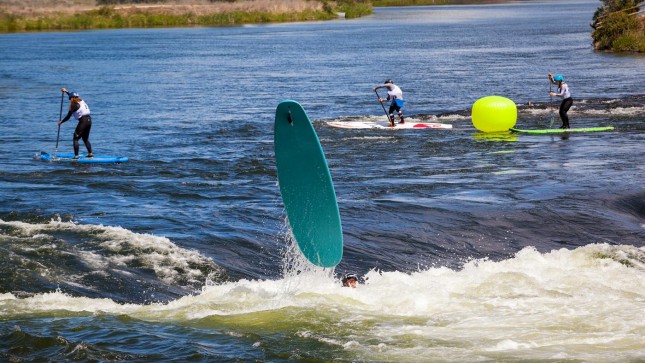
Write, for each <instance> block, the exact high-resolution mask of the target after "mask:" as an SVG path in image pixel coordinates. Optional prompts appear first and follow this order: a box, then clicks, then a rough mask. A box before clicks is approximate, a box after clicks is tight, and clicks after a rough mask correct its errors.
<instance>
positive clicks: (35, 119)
mask: <svg viewBox="0 0 645 363" xmlns="http://www.w3.org/2000/svg"><path fill="white" fill-rule="evenodd" d="M599 5H600V3H595V2H589V1H567V2H525V3H518V4H504V5H482V6H447V7H415V8H388V9H376V10H375V14H374V15H373V16H370V17H366V18H363V19H357V20H351V21H332V22H320V23H300V24H280V25H265V26H248V27H239V28H194V29H127V30H108V31H89V32H72V33H34V34H9V35H0V48H1V49H2V52H0V101H2V103H3V106H2V107H0V135H2V142H1V143H0V360H12V359H13V360H17V359H26V360H33V361H43V360H100V361H116V360H123V361H150V362H158V361H168V360H177V361H209V362H212V361H217V362H226V361H298V360H310V361H330V360H334V359H335V360H339V361H379V362H380V361H387V362H406V361H415V362H425V361H427V362H436V361H482V360H483V361H517V360H532V361H542V360H543V361H603V362H604V361H638V360H644V359H645V353H644V352H645V342H643V339H642V337H643V336H644V335H645V317H644V316H643V314H642V313H640V312H642V311H645V293H644V291H645V247H644V246H645V243H644V241H645V191H644V190H643V182H642V181H643V176H644V175H645V166H644V163H643V150H644V149H643V145H645V143H644V142H645V136H644V135H645V122H644V121H645V107H644V104H645V96H644V95H643V94H644V93H645V92H643V80H644V79H645V58H644V57H643V56H639V55H617V54H609V53H597V52H594V51H593V50H592V48H591V45H590V43H591V38H590V31H591V28H590V27H589V25H588V23H589V22H590V20H591V17H592V15H593V12H594V11H595V9H596V8H597V7H598V6H599ZM548 72H556V73H563V74H564V75H565V77H566V78H567V80H568V82H569V85H570V86H571V89H572V92H573V95H574V98H575V103H574V107H573V108H572V110H571V111H570V117H571V124H572V126H573V127H591V126H604V125H611V126H614V127H615V128H616V130H615V131H612V132H603V133H587V134H571V135H560V136H530V135H516V134H508V133H502V134H494V135H490V134H483V133H480V132H477V131H476V130H475V129H474V128H473V127H472V123H471V120H470V107H471V106H472V103H473V102H474V101H475V100H477V99H478V98H480V97H483V96H487V95H491V94H498V95H503V96H505V97H508V98H510V99H512V100H514V101H515V102H516V103H517V104H518V105H519V116H518V126H521V127H523V128H544V127H547V125H548V121H549V116H550V114H551V112H552V107H557V100H554V102H553V104H551V100H550V99H549V97H548V95H547V92H548V90H549V83H548V79H547V77H546V74H547V73H548ZM386 78H392V79H394V80H395V82H396V83H398V84H399V85H401V87H402V88H403V90H404V93H405V96H406V101H407V102H406V107H405V112H406V114H407V115H408V116H409V117H410V120H422V121H440V122H444V123H451V124H452V125H453V126H454V128H453V129H452V130H424V131H418V130H417V131H415V130H410V131H404V130H343V129H334V128H331V127H329V126H327V125H326V123H325V122H326V121H332V120H343V121H351V120H383V119H384V115H383V114H382V111H383V110H382V109H381V108H380V106H379V104H378V102H377V101H376V96H375V95H374V93H373V91H372V87H374V86H375V85H376V84H379V83H381V82H382V81H383V80H385V79H386ZM60 87H67V88H68V89H71V90H74V91H77V92H79V93H80V94H81V96H82V97H83V98H84V99H85V100H86V101H87V102H88V104H89V105H90V107H91V109H92V112H93V120H94V126H93V129H92V133H91V140H92V142H93V146H94V149H95V153H97V154H118V155H124V156H128V157H129V158H130V162H129V163H127V164H121V165H102V166H87V165H84V166H75V165H69V164H67V165H66V164H56V163H43V162H39V161H36V160H34V155H37V154H38V153H39V152H40V151H41V150H43V151H47V152H53V151H54V149H55V144H56V136H57V127H56V123H55V121H56V120H57V119H58V116H59V112H60V110H59V107H60V92H59V89H60ZM283 99H295V100H297V101H299V102H300V103H301V104H302V105H303V106H304V107H305V109H306V110H307V112H308V113H309V116H310V117H311V118H312V120H313V122H314V125H315V127H316V130H317V132H318V135H319V136H320V138H321V143H322V146H323V148H324V150H325V154H326V156H327V160H328V162H329V166H330V170H331V173H332V177H333V179H334V184H335V189H336V193H337V196H338V204H339V208H340V212H341V219H342V222H343V231H344V240H345V249H344V256H343V260H342V262H341V263H340V265H339V266H338V267H336V269H335V270H323V269H319V268H314V267H312V266H311V265H309V264H308V262H306V261H303V260H302V259H301V257H300V255H299V251H298V250H297V247H295V245H294V244H293V242H292V241H291V239H290V238H289V234H288V230H287V228H286V226H285V216H284V211H283V208H282V204H281V199H280V194H279V189H278V186H277V178H276V172H275V161H274V157H273V117H274V112H275V107H276V106H277V104H278V103H279V102H280V101H281V100H283ZM529 101H530V102H531V103H532V104H533V105H534V106H533V107H528V106H526V105H527V103H528V102H529ZM65 102H66V101H65ZM556 123H559V120H558V117H557V112H556ZM73 126H74V122H73V121H71V122H69V123H66V124H64V125H63V127H62V129H61V135H60V144H59V150H63V151H65V152H70V151H71V134H72V132H73ZM556 126H557V124H556ZM81 151H82V152H83V151H84V150H83V147H82V146H81ZM346 271H351V272H356V273H358V274H360V275H361V283H360V285H359V287H358V288H356V289H347V288H342V287H341V286H340V283H339V281H338V277H339V276H340V275H341V274H342V273H344V272H346Z"/></svg>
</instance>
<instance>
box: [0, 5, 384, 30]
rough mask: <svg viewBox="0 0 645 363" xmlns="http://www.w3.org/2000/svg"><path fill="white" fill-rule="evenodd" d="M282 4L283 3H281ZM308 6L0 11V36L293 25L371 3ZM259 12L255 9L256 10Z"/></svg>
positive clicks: (355, 11) (363, 9)
mask: <svg viewBox="0 0 645 363" xmlns="http://www.w3.org/2000/svg"><path fill="white" fill-rule="evenodd" d="M283 4H284V3H283ZM310 4H311V5H307V6H299V7H297V6H294V7H295V9H294V8H285V7H284V6H273V7H271V6H269V7H268V9H267V7H259V9H254V6H246V7H244V6H241V5H243V2H240V3H237V5H240V6H238V8H239V9H235V8H224V9H221V8H214V7H211V8H208V7H186V6H179V5H178V6H172V5H159V6H123V7H113V6H103V7H100V8H96V9H92V10H86V11H79V12H76V13H69V12H54V13H52V12H43V13H42V14H40V15H35V16H34V15H32V16H21V15H16V14H12V13H9V12H7V11H0V32H1V33H14V32H31V31H59V30H84V29H109V28H153V27H190V26H238V25H243V24H263V23H284V22H296V21H316V20H330V19H335V18H337V17H338V14H337V13H340V12H342V13H345V16H346V17H347V18H354V17H360V16H364V15H368V14H371V12H372V7H371V4H370V3H368V2H367V3H364V2H356V1H342V2H338V3H333V5H331V4H330V3H327V2H324V3H318V2H310ZM255 8H258V6H255Z"/></svg>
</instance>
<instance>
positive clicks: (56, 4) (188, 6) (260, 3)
mask: <svg viewBox="0 0 645 363" xmlns="http://www.w3.org/2000/svg"><path fill="white" fill-rule="evenodd" d="M98 8H99V6H97V5H96V1H95V0H57V1H53V0H1V2H0V12H5V13H8V14H11V15H16V16H19V17H24V18H38V17H42V16H47V15H52V14H61V13H67V14H74V13H79V12H85V11H88V10H94V9H98ZM113 8H114V9H115V10H116V11H118V12H119V13H122V14H128V13H131V12H141V11H145V12H146V13H159V14H167V15H179V14H186V13H192V14H195V15H208V14H219V13H227V12H235V11H240V12H268V13H288V12H302V11H307V10H321V9H322V4H321V3H319V2H317V1H305V0H243V1H236V2H217V3H212V2H209V1H206V0H194V1H189V0H175V1H172V2H166V3H164V4H145V5H144V4H141V5H117V6H114V7H113Z"/></svg>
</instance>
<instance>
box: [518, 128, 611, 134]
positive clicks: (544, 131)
mask: <svg viewBox="0 0 645 363" xmlns="http://www.w3.org/2000/svg"><path fill="white" fill-rule="evenodd" d="M613 129H614V127H613V126H604V127H580V128H575V129H540V130H521V129H516V128H511V129H509V130H510V131H513V132H520V133H524V134H563V133H567V132H597V131H611V130H613Z"/></svg>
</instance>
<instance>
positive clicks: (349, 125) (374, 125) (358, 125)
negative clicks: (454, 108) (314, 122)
mask: <svg viewBox="0 0 645 363" xmlns="http://www.w3.org/2000/svg"><path fill="white" fill-rule="evenodd" d="M327 125H329V126H332V127H340V128H343V129H391V130H403V129H406V130H409V129H452V125H451V124H441V123H436V122H412V121H406V123H404V124H399V123H395V124H394V127H390V123H389V122H387V121H380V122H370V121H327Z"/></svg>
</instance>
